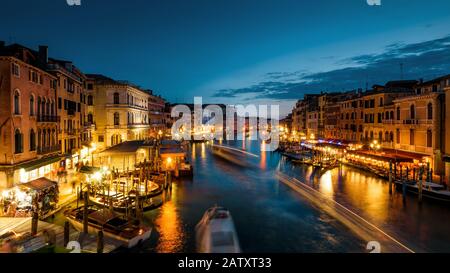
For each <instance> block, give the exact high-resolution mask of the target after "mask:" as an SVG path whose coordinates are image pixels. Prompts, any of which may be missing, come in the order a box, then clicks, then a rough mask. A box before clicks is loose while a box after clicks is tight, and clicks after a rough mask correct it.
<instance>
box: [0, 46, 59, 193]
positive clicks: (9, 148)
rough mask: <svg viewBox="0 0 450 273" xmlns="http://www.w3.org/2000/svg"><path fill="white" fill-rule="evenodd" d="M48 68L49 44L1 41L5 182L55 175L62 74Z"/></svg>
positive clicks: (0, 166) (0, 143)
mask: <svg viewBox="0 0 450 273" xmlns="http://www.w3.org/2000/svg"><path fill="white" fill-rule="evenodd" d="M47 68H48V48H47V47H46V46H40V47H39V50H38V51H35V50H32V49H29V48H27V47H24V46H22V45H19V44H12V45H8V46H6V45H5V43H4V42H1V41H0V151H1V152H0V188H11V187H13V186H14V185H15V184H16V183H25V182H29V181H31V180H35V179H37V178H40V177H44V176H46V177H49V178H55V176H56V170H57V169H58V166H59V161H60V156H59V152H60V148H59V145H58V142H57V118H56V82H57V78H56V77H55V76H54V75H52V74H51V73H49V72H48V71H47Z"/></svg>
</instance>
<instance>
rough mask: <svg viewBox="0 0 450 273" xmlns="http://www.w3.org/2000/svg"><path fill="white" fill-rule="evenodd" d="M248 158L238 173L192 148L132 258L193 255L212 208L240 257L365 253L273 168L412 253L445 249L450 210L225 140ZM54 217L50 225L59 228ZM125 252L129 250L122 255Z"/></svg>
mask: <svg viewBox="0 0 450 273" xmlns="http://www.w3.org/2000/svg"><path fill="white" fill-rule="evenodd" d="M223 144H225V145H230V146H234V147H237V148H241V149H245V150H247V151H249V152H252V153H254V154H256V155H258V157H254V158H253V157H250V159H249V161H250V165H249V167H248V168H244V167H242V166H240V165H236V164H233V163H231V162H229V161H226V160H224V159H222V158H220V157H217V156H216V155H214V154H213V153H212V150H211V144H208V143H197V144H192V146H191V148H190V149H191V150H190V156H191V161H192V163H193V166H194V177H193V178H192V179H185V180H181V181H176V182H174V183H173V186H172V192H171V193H168V194H166V201H165V203H164V205H163V206H162V207H160V208H159V209H156V210H154V211H151V212H147V213H145V220H146V222H148V223H151V224H152V225H153V232H152V236H151V239H150V240H148V241H147V242H145V243H144V245H143V246H141V247H140V248H135V249H132V250H130V251H132V252H158V253H171V252H195V225H196V224H197V223H198V221H199V220H200V219H201V217H202V215H203V213H204V212H205V211H206V210H207V209H208V208H210V207H212V206H214V205H216V204H217V205H220V206H224V207H226V208H228V209H229V210H230V211H231V214H232V216H233V219H234V222H235V225H236V229H237V233H238V236H239V240H240V244H241V247H242V249H243V251H244V252H299V253H302V252H368V250H366V245H367V242H364V241H362V240H361V239H360V238H359V237H357V236H356V235H355V234H356V233H355V232H354V231H353V230H350V229H348V228H347V227H346V226H344V225H343V224H341V223H340V222H339V221H338V220H336V219H334V218H332V217H330V216H329V215H327V214H326V213H323V212H322V210H321V208H320V207H317V206H316V205H313V204H311V203H310V202H309V201H308V200H307V198H304V197H303V196H301V195H300V194H298V193H297V192H295V191H293V190H291V189H290V188H289V187H288V186H286V185H284V184H283V183H281V182H279V180H278V179H277V177H276V171H277V170H279V171H281V172H283V173H285V174H288V175H289V176H292V177H295V178H297V179H298V180H300V181H302V182H303V183H305V184H307V185H309V186H311V187H313V188H314V189H316V190H317V191H318V192H320V193H321V194H323V195H325V196H327V197H329V198H331V199H333V200H336V201H337V202H339V203H340V204H342V205H344V206H345V207H346V208H348V209H349V210H351V211H352V212H355V213H356V214H358V215H360V216H361V217H363V218H364V219H365V220H367V221H368V222H370V223H372V224H374V225H375V226H377V227H379V228H380V229H381V230H383V231H384V232H386V233H387V234H389V235H391V236H392V237H394V238H395V239H397V240H398V241H399V242H401V243H402V244H404V245H406V246H407V247H409V248H411V249H412V250H414V251H416V252H449V251H450V221H449V220H448V219H450V206H446V205H442V204H437V203H433V202H429V201H428V200H424V202H423V203H422V204H418V202H417V198H416V197H415V196H409V195H407V197H406V200H405V202H403V198H402V195H401V194H400V193H398V192H395V191H394V192H393V194H392V195H390V194H389V190H388V183H387V181H385V180H382V179H380V178H377V177H375V176H373V175H372V174H370V173H366V172H363V171H360V170H358V169H354V168H351V167H346V166H343V167H342V168H336V169H334V170H331V171H327V172H325V173H323V174H320V175H319V174H315V173H314V171H313V168H312V167H310V166H305V165H298V164H292V163H291V162H290V161H289V160H287V159H285V158H284V157H282V156H281V155H280V154H279V153H277V152H261V151H260V148H261V144H260V143H258V142H256V141H248V140H247V141H234V142H224V143H223ZM63 221H64V217H63V216H62V215H61V214H60V215H59V216H57V217H56V219H55V222H56V223H59V224H62V223H63ZM127 251H128V250H127Z"/></svg>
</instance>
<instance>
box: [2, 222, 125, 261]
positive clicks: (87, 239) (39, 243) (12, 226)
mask: <svg viewBox="0 0 450 273" xmlns="http://www.w3.org/2000/svg"><path fill="white" fill-rule="evenodd" d="M8 232H14V233H16V234H25V233H30V232H31V217H28V218H9V217H0V236H1V235H3V234H6V233H8ZM44 233H48V234H51V235H52V236H53V235H54V236H55V246H56V247H60V248H65V247H64V228H63V227H62V226H59V225H55V224H51V223H47V222H44V221H39V222H38V232H37V235H36V236H34V237H32V238H31V239H29V240H27V241H26V242H24V243H23V244H22V245H23V246H24V252H25V253H27V252H28V253H29V252H33V251H36V250H38V249H41V248H43V247H45V246H47V245H48V244H47V243H46V240H45V238H44ZM69 241H77V242H79V243H80V246H81V252H82V253H97V236H96V235H91V234H89V235H87V236H83V234H82V233H81V232H79V231H77V230H75V229H74V228H72V227H71V228H70V233H69ZM119 247H121V242H119V241H117V240H114V239H111V238H109V237H106V236H105V237H104V247H103V253H109V252H112V251H114V250H116V249H118V248H119Z"/></svg>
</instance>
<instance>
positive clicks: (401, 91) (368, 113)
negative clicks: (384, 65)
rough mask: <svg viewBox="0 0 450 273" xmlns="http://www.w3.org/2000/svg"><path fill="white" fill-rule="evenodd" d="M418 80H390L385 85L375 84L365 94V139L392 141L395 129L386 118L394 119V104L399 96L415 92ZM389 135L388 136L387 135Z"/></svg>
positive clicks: (368, 140) (382, 141)
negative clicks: (390, 126)
mask: <svg viewBox="0 0 450 273" xmlns="http://www.w3.org/2000/svg"><path fill="white" fill-rule="evenodd" d="M416 84H417V81H415V80H402V81H390V82H387V83H386V84H385V85H384V86H383V85H374V86H373V89H372V90H370V91H367V92H365V93H364V95H363V98H362V99H363V105H364V125H363V130H364V137H363V139H364V141H365V142H366V143H370V142H372V141H374V140H376V141H377V142H378V143H380V144H381V143H385V142H386V143H392V142H393V138H392V135H393V131H392V130H389V129H390V128H387V127H386V125H387V124H389V122H388V123H383V121H384V120H392V118H393V117H392V114H393V113H392V104H393V101H394V100H395V99H397V98H401V97H407V96H410V95H413V94H414V89H415V87H416ZM386 136H387V137H386Z"/></svg>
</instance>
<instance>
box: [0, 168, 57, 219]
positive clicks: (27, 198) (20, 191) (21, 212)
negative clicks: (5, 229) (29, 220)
mask: <svg viewBox="0 0 450 273" xmlns="http://www.w3.org/2000/svg"><path fill="white" fill-rule="evenodd" d="M58 197H59V188H58V183H56V182H54V181H51V180H50V179H47V178H45V177H41V178H38V179H35V180H33V181H30V182H27V183H23V184H19V185H17V186H15V187H13V188H10V189H7V190H3V191H2V193H1V196H0V216H3V217H31V216H32V213H33V210H37V212H38V214H39V216H40V217H42V216H44V215H46V214H47V213H49V212H51V211H52V210H54V209H55V208H56V205H57V203H58Z"/></svg>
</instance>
